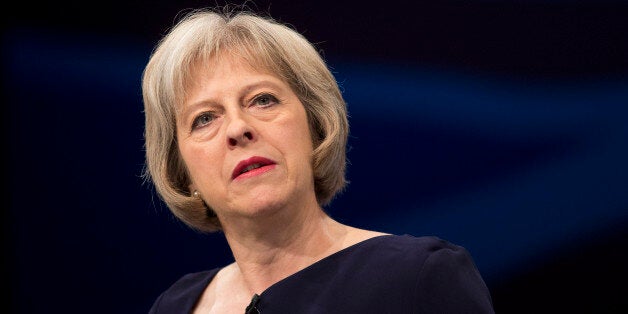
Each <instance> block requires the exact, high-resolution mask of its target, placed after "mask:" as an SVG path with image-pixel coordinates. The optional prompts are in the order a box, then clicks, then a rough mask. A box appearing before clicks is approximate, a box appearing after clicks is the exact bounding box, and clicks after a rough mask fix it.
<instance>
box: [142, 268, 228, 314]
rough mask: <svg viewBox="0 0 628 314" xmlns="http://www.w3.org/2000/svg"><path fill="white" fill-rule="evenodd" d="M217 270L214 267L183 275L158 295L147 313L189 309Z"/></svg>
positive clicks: (179, 311)
mask: <svg viewBox="0 0 628 314" xmlns="http://www.w3.org/2000/svg"><path fill="white" fill-rule="evenodd" d="M219 270H220V268H214V269H212V270H207V271H201V272H194V273H189V274H185V275H183V276H182V277H181V278H179V279H178V280H176V281H175V282H174V283H173V284H172V285H171V286H170V287H168V288H167V289H166V290H165V291H163V292H162V293H161V294H160V295H159V297H158V298H157V300H155V302H154V303H153V305H152V307H151V309H150V311H149V313H151V314H153V313H181V310H182V309H186V310H187V311H191V310H192V309H193V308H194V305H195V304H196V302H197V301H198V298H199V297H200V296H201V294H202V293H203V291H204V290H205V288H206V287H207V285H208V284H209V282H211V280H212V279H213V278H214V276H215V275H216V273H218V271H219Z"/></svg>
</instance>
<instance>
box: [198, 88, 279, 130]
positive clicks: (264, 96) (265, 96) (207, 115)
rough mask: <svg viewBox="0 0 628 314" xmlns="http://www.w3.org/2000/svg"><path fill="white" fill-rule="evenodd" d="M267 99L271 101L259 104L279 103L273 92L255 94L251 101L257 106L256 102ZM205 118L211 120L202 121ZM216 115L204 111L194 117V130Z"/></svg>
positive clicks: (262, 106)
mask: <svg viewBox="0 0 628 314" xmlns="http://www.w3.org/2000/svg"><path fill="white" fill-rule="evenodd" d="M264 99H266V100H267V101H268V102H269V103H267V104H259V105H258V106H259V107H261V108H268V107H272V106H274V105H276V104H278V103H279V100H278V99H277V97H275V96H274V95H272V94H269V93H263V94H259V95H257V96H255V97H254V98H253V101H252V102H251V106H255V105H256V104H258V103H259V102H261V101H262V100H264ZM205 118H209V119H210V120H209V121H205V122H202V121H201V119H205ZM215 118H216V117H215V115H214V114H213V113H212V112H209V111H208V112H202V113H201V114H199V115H198V116H197V117H196V118H194V120H193V121H192V130H195V129H198V128H202V127H204V126H206V125H208V124H210V123H212V121H214V119H215Z"/></svg>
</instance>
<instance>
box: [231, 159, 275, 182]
mask: <svg viewBox="0 0 628 314" xmlns="http://www.w3.org/2000/svg"><path fill="white" fill-rule="evenodd" d="M275 165H276V163H275V162H274V161H272V160H270V159H268V158H264V157H260V156H253V157H251V158H248V159H245V160H242V161H240V162H239V163H238V165H237V166H236V167H235V168H234V169H233V173H232V174H231V179H234V180H235V179H243V178H249V177H253V176H257V175H260V174H262V173H264V172H267V171H270V170H272V169H273V168H275Z"/></svg>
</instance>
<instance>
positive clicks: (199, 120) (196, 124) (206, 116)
mask: <svg viewBox="0 0 628 314" xmlns="http://www.w3.org/2000/svg"><path fill="white" fill-rule="evenodd" d="M213 120H214V115H213V114H211V113H210V112H204V113H201V114H200V115H199V116H198V117H196V118H195V119H194V121H193V122H192V129H198V128H202V127H204V126H206V125H208V124H210V123H211V122H212V121H213Z"/></svg>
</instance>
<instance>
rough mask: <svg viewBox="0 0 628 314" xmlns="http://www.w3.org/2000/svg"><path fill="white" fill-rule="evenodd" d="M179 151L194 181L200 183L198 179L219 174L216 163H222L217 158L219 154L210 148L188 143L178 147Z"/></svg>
mask: <svg viewBox="0 0 628 314" xmlns="http://www.w3.org/2000/svg"><path fill="white" fill-rule="evenodd" d="M179 152H180V153H181V157H182V158H183V162H184V163H185V165H186V167H187V169H188V171H189V172H190V177H191V179H192V181H193V182H194V183H201V181H199V180H202V179H205V178H213V177H215V176H217V175H219V174H220V169H219V168H217V165H220V164H222V163H221V162H219V161H218V160H217V159H218V158H219V156H217V154H216V153H215V152H214V151H212V150H211V148H208V147H204V146H202V145H192V144H190V145H182V147H179Z"/></svg>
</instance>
